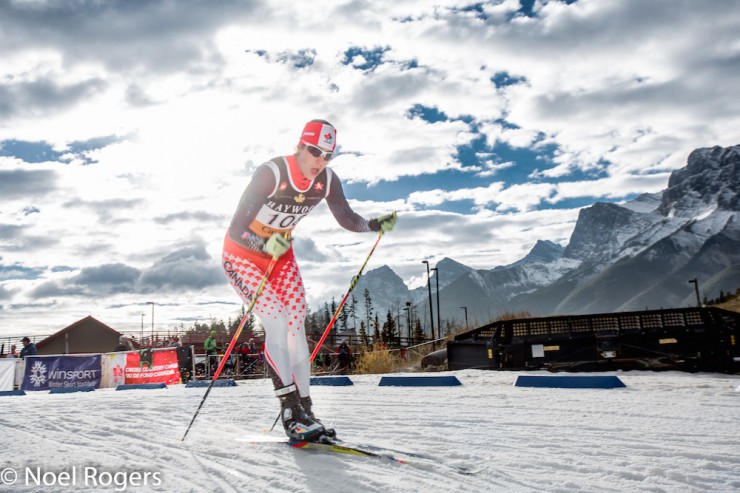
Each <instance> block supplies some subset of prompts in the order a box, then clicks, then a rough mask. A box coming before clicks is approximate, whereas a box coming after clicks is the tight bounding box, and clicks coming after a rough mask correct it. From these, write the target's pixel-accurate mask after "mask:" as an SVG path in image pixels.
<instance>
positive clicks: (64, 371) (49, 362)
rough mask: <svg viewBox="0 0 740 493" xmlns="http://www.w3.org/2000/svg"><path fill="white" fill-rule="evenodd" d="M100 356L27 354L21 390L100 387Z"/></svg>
mask: <svg viewBox="0 0 740 493" xmlns="http://www.w3.org/2000/svg"><path fill="white" fill-rule="evenodd" d="M101 373H102V366H101V356H100V355H99V354H98V355H95V356H29V357H26V370H25V372H24V374H23V385H22V386H21V388H22V389H23V390H51V389H58V388H69V387H95V388H96V389H97V388H100V376H101Z"/></svg>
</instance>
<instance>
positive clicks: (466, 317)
mask: <svg viewBox="0 0 740 493" xmlns="http://www.w3.org/2000/svg"><path fill="white" fill-rule="evenodd" d="M460 308H462V309H463V310H465V329H467V328H468V307H467V306H461V307H460Z"/></svg>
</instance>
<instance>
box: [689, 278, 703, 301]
mask: <svg viewBox="0 0 740 493" xmlns="http://www.w3.org/2000/svg"><path fill="white" fill-rule="evenodd" d="M689 284H693V285H694V291H695V292H696V306H698V307H699V308H701V298H700V297H699V280H698V279H697V278H696V277H695V278H693V279H689Z"/></svg>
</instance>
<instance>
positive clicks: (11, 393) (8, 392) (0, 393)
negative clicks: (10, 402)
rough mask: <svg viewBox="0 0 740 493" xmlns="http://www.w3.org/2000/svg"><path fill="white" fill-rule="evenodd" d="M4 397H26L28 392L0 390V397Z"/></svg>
mask: <svg viewBox="0 0 740 493" xmlns="http://www.w3.org/2000/svg"><path fill="white" fill-rule="evenodd" d="M4 395H26V392H25V391H23V390H20V389H18V390H0V397H2V396H4Z"/></svg>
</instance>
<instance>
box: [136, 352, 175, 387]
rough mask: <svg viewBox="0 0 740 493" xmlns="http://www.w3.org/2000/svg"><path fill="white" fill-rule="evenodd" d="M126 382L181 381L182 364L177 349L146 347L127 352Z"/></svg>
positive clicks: (172, 383) (168, 383) (169, 383)
mask: <svg viewBox="0 0 740 493" xmlns="http://www.w3.org/2000/svg"><path fill="white" fill-rule="evenodd" d="M125 378H126V384H139V383H159V382H164V383H166V384H167V385H177V384H179V383H180V365H179V364H178V362H177V350H175V349H154V350H150V349H145V350H142V351H140V352H132V353H126V368H125Z"/></svg>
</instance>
